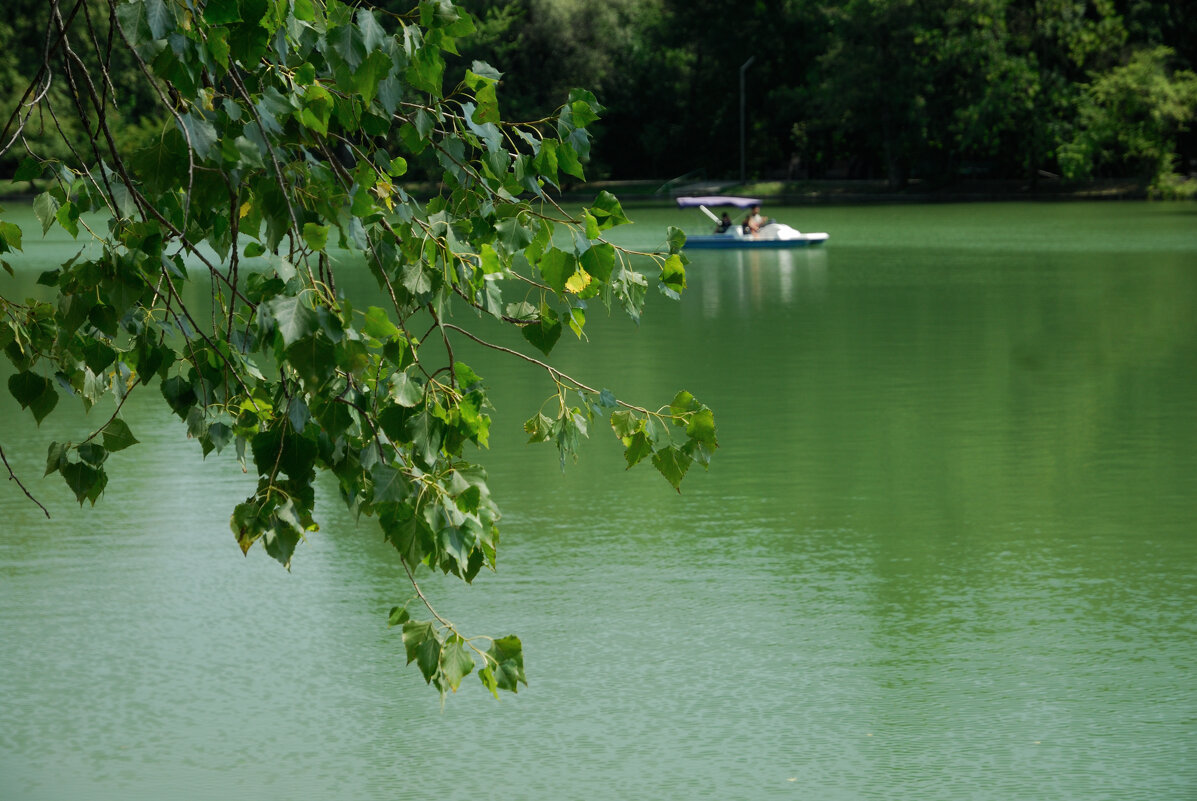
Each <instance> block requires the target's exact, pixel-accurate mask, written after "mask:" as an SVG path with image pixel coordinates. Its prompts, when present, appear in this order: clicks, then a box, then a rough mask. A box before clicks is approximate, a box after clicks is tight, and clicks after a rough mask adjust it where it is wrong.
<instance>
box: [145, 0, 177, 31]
mask: <svg viewBox="0 0 1197 801" xmlns="http://www.w3.org/2000/svg"><path fill="white" fill-rule="evenodd" d="M145 21H146V23H147V24H148V25H149V26H150V34H151V35H153V37H154V38H155V39H165V38H166V35H167V34H168V33H170V32H171V31H172V30H173V29H174V27H175V18H174V15H173V14H172V13H171V12H170V9H168V8H167V7H166V4H165V3H164V2H163V1H162V0H145Z"/></svg>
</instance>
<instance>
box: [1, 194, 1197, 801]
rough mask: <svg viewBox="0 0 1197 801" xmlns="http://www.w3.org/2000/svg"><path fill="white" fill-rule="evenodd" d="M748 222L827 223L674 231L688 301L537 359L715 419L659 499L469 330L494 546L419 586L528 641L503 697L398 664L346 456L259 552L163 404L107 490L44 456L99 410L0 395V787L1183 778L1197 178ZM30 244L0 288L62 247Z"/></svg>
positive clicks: (963, 784)
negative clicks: (700, 459)
mask: <svg viewBox="0 0 1197 801" xmlns="http://www.w3.org/2000/svg"><path fill="white" fill-rule="evenodd" d="M10 211H11V210H10ZM766 212H767V213H771V214H773V215H775V216H777V217H779V218H780V219H782V220H783V221H786V222H789V223H791V224H793V225H795V226H796V227H799V228H801V229H803V230H812V231H827V232H829V233H830V234H831V240H830V242H829V243H828V246H827V247H826V248H823V249H819V250H805V251H803V250H799V251H792V252H791V251H783V252H776V251H774V252H751V253H744V252H738V253H737V252H714V253H703V252H696V253H694V254H691V258H692V259H693V263H692V264H691V266H690V268H689V271H688V282H689V289H688V291H687V293H686V294H685V296H684V298H683V300H682V301H681V302H680V303H677V304H674V303H669V302H667V301H665V300H664V299H661V298H654V299H652V300H650V308H649V310H648V313H647V314H646V316H645V318H644V320H643V322H642V324H641V325H640V326H639V327H637V326H634V325H632V324H631V323H629V322H627V321H626V320H620V319H618V318H616V317H612V318H610V319H607V318H605V317H604V316H603V315H602V314H600V313H598V312H597V310H596V311H594V312H592V314H591V316H590V323H589V327H590V328H591V329H593V330H592V331H591V332H590V333H591V339H592V341H591V342H589V343H580V342H577V341H570V342H566V341H564V340H563V342H562V344H561V345H560V346H559V351H558V352H556V353H555V354H554V357H555V361H556V362H557V363H558V365H559V366H561V367H562V368H563V369H566V370H567V372H572V373H574V374H575V375H576V377H577V378H579V379H581V380H583V381H586V382H588V383H594V384H601V385H603V386H608V387H610V388H611V389H612V390H613V391H615V392H617V394H619V395H620V396H621V397H625V398H627V399H629V400H632V401H635V402H638V403H643V404H655V403H661V402H667V401H668V400H669V398H671V397H672V396H673V393H674V392H675V391H676V390H677V389H679V388H681V387H685V388H687V389H690V390H691V391H692V392H693V393H694V394H695V395H696V396H698V398H699V399H701V400H702V401H704V402H706V403H707V404H709V405H710V406H711V407H712V408H714V409H715V410H716V414H717V421H718V424H719V438H720V443H721V448H720V451H719V453H718V454H717V456H716V458H715V460H714V462H713V464H712V468H711V470H710V472H709V473H706V474H702V473H696V474H692V475H691V476H689V477H688V478H687V480H686V484H685V485H684V493H683V494H682V495H680V496H679V495H677V494H675V493H674V492H673V491H672V489H671V488H670V487H669V486H668V485H667V484H666V483H665V481H664V480H662V479H661V478H660V477H659V476H656V475H655V474H653V473H652V472H651V471H649V470H648V469H646V468H645V467H643V466H641V467H639V468H637V469H635V470H633V471H630V472H625V471H624V470H623V469H622V459H621V455H620V453H619V450H618V448H617V446H616V443H615V442H614V440H613V439H612V438H610V437H609V435H608V433H607V432H604V431H601V430H600V431H597V432H594V439H593V441H592V442H591V443H590V444H589V445H588V446H587V447H586V448H585V450H584V456H583V459H582V461H581V462H580V463H579V464H577V465H570V466H569V467H568V469H567V470H566V471H565V473H564V474H562V472H561V470H560V468H559V466H558V464H557V457H556V453H555V452H554V451H552V450H551V449H547V448H545V447H540V446H525V445H524V444H523V439H524V436H523V432H522V430H521V425H522V422H523V420H524V419H525V418H527V417H528V416H530V415H531V414H532V413H534V411H535V410H536V409H537V408H538V407H539V405H540V403H541V402H542V401H543V400H544V398H545V397H547V396H548V394H549V392H550V391H551V386H550V385H549V384H548V383H547V382H546V380H545V379H544V378H543V377H542V376H541V375H539V374H537V373H535V372H533V371H530V370H528V369H527V367H526V365H522V364H519V363H517V362H514V361H509V360H504V359H496V358H495V357H494V356H493V355H489V354H486V353H482V352H480V351H478V350H471V349H470V348H469V347H468V346H467V345H465V344H462V345H461V346H460V351H459V353H458V356H459V358H464V359H465V360H467V361H470V362H471V363H472V364H473V366H474V367H475V369H476V370H477V371H478V372H479V373H481V374H482V375H483V376H484V377H485V378H486V379H487V380H488V383H489V384H490V385H491V386H492V387H493V390H492V392H493V400H494V402H495V405H496V407H497V408H496V412H495V414H494V417H495V422H494V424H493V426H492V446H493V447H492V449H491V451H490V452H488V453H483V454H481V455H480V459H481V460H482V461H483V462H485V463H486V464H487V466H488V468H489V470H490V472H491V477H492V487H493V490H494V493H495V496H496V498H497V499H498V501H499V503H500V506H501V507H502V509H503V511H504V513H505V516H504V520H503V525H502V531H503V546H502V550H501V552H500V558H499V572H498V573H497V574H496V575H494V576H489V575H488V576H482V577H480V578H479V579H478V581H477V582H476V584H475V586H474V587H472V588H465V587H462V586H460V585H459V584H457V583H453V582H448V581H440V580H435V579H430V580H429V581H428V584H427V587H426V588H427V589H428V591H429V592H430V594H431V595H432V596H433V597H434V600H435V601H436V602H437V603H439V604H440V605H441V607H442V608H443V611H444V612H445V613H446V614H447V615H448V616H449V617H451V618H452V619H454V620H455V621H457V622H458V623H460V624H461V625H462V626H463V628H465V629H467V630H469V631H472V632H478V633H487V634H495V635H502V634H506V633H508V632H510V631H514V632H516V633H518V634H519V635H520V636H521V638H522V639H523V641H524V647H525V654H526V659H527V670H528V679H529V686H528V687H527V688H525V689H522V690H521V691H520V693H519V695H517V696H506V697H505V698H504V700H503V701H502V702H500V703H496V702H494V701H493V700H491V699H490V698H489V696H488V695H486V694H485V692H484V691H483V689H482V688H481V686H479V685H478V683H477V682H476V680H474V679H473V678H472V677H471V678H469V679H467V681H466V683H465V685H464V686H463V690H462V691H461V692H459V693H458V694H457V696H455V697H452V698H450V699H449V702H448V704H447V705H446V707H445V709H444V711H443V712H442V711H441V710H440V708H439V706H438V704H437V701H436V696H435V693H434V692H432V691H431V690H429V689H428V688H427V687H425V685H424V683H423V680H422V679H421V678H420V676H419V673H418V671H416V670H414V669H411V668H407V667H405V666H404V664H403V663H404V658H403V647H402V643H401V642H400V640H399V636H398V633H397V632H395V631H389V630H387V628H386V625H385V618H386V611H387V610H388V609H389V608H390V607H391V606H392V605H394V604H396V603H402V602H403V601H404V600H405V599H406V597H407V591H406V590H405V587H404V579H403V575H402V571H401V569H400V567H399V565H398V562H397V560H396V559H395V558H393V556H392V554H391V553H389V552H388V546H386V545H385V544H384V543H383V542H382V541H381V536H380V535H379V533H378V531H377V530H376V528H375V527H374V526H373V525H372V524H371V523H370V521H362V522H360V523H359V522H357V521H355V520H354V519H353V518H351V517H349V516H348V515H347V514H345V513H342V512H340V511H339V510H338V508H337V507H338V502H337V500H336V498H335V489H334V487H333V486H332V484H331V483H330V484H326V485H324V487H323V489H324V500H323V508H324V513H323V515H322V517H321V523H322V529H321V531H320V532H318V533H316V534H315V535H313V536H312V537H311V538H310V540H309V541H308V542H307V543H305V544H303V545H301V547H300V548H299V550H298V551H297V553H296V557H295V561H294V564H293V570H292V572H291V573H287V572H285V571H284V570H283V569H282V568H281V567H279V566H278V565H277V564H276V563H275V562H273V561H272V560H270V559H269V558H268V557H266V556H265V554H263V553H261V552H258V551H254V552H251V554H250V556H249V558H247V559H246V558H242V557H241V556H240V551H239V549H238V547H237V545H236V543H235V541H234V539H233V536H232V534H231V533H230V532H229V529H228V515H229V512H230V511H231V509H232V506H233V505H234V504H235V503H237V502H238V501H240V500H241V499H242V498H244V497H245V495H246V494H248V493H249V492H250V491H252V487H253V483H254V482H253V480H252V478H251V477H247V476H244V475H242V474H241V471H240V469H239V467H237V466H236V464H235V463H234V462H233V461H232V459H231V458H220V457H212V458H210V459H209V460H208V461H206V462H201V461H200V459H199V446H198V445H197V444H196V443H194V442H190V441H188V440H186V439H185V431H184V430H183V428H182V426H181V425H180V424H179V423H178V421H177V420H176V419H174V418H172V417H171V416H170V415H169V413H164V412H163V411H162V410H160V409H158V408H156V405H155V404H154V403H152V402H149V401H151V400H152V399H150V398H148V397H147V398H138V396H137V395H136V394H135V395H134V396H133V397H132V399H131V400H130V402H129V406H127V407H126V410H127V414H126V417H127V419H129V421H130V425H131V426H132V428H133V430H134V432H135V434H136V435H137V436H138V438H139V439H140V440H141V441H142V444H141V445H139V446H138V447H136V448H133V449H130V450H128V451H124V452H122V453H120V454H116V455H114V456H113V458H112V460H110V463H109V466H110V469H109V472H110V473H111V474H112V480H111V482H110V483H109V485H108V489H107V491H106V494H105V497H104V498H103V499H102V500H101V502H100V504H99V505H98V506H97V507H96V508H95V509H94V510H93V509H90V508H88V509H84V510H80V509H79V508H78V507H77V506H75V504H74V503H73V500H72V496H71V494H70V492H69V490H68V489H67V488H66V486H65V485H64V484H63V483H62V481H61V478H60V477H59V476H52V477H50V478H47V479H45V480H41V479H40V478H39V476H40V475H41V473H42V465H43V464H44V458H45V448H46V443H47V442H48V441H49V440H51V439H75V440H76V441H77V440H78V439H80V438H81V437H82V436H86V434H87V432H88V431H89V430H90V429H91V428H94V427H95V426H96V425H98V424H99V423H100V422H102V420H99V421H97V420H95V419H91V420H89V419H86V418H84V417H83V416H82V415H81V414H78V413H73V412H68V411H67V410H66V408H65V407H66V406H68V404H66V403H65V402H64V403H63V404H60V408H59V410H58V411H56V412H55V414H54V415H52V416H51V417H50V418H49V419H47V421H46V422H45V423H44V424H43V426H42V427H41V429H40V430H39V429H34V428H33V427H32V425H31V422H32V418H31V417H30V416H29V413H28V412H20V411H19V410H18V408H17V407H16V404H15V403H14V402H13V401H12V399H11V398H8V397H7V396H5V397H3V398H2V399H0V444H2V445H3V447H4V449H5V453H6V454H7V455H8V457H9V460H10V462H12V464H13V468H14V469H15V470H17V472H18V474H19V475H21V476H22V478H23V479H25V480H26V483H27V484H28V485H29V486H30V488H31V490H32V491H33V492H34V493H35V494H36V495H37V496H38V497H39V499H41V500H42V501H43V502H45V503H46V504H47V505H48V506H50V508H51V511H52V512H53V515H54V517H53V519H52V520H49V521H47V520H46V519H45V518H44V517H43V516H42V515H41V512H40V510H38V509H37V508H36V507H34V506H33V505H32V504H30V503H29V502H28V501H27V500H25V498H24V496H23V495H21V494H20V493H19V491H18V490H17V489H16V488H15V487H13V486H12V485H11V484H9V485H7V486H6V487H5V488H3V492H2V493H0V645H2V646H3V647H0V799H4V801H25V800H26V799H28V800H30V801H32V800H33V799H47V800H49V799H82V798H87V799H161V798H187V799H229V798H245V799H308V798H310V799H409V798H410V799H430V798H443V799H463V800H464V799H478V798H484V799H492V798H493V799H512V798H514V799H545V800H546V801H547V800H550V799H551V800H553V801H556V800H557V799H586V800H587V801H596V800H599V799H613V800H614V799H620V800H623V799H683V800H684V801H689V800H690V799H708V798H709V799H774V798H776V799H783V798H792V799H812V800H814V801H819V800H821V799H827V800H828V801H835V800H840V799H842V800H845V801H847V800H849V799H920V800H921V801H938V800H940V799H942V800H943V801H958V800H959V799H983V800H985V801H990V800H992V801H1011V800H1012V799H1031V798H1044V799H1078V800H1080V799H1083V800H1084V801H1093V800H1094V799H1126V798H1144V799H1153V801H1168V800H1169V799H1176V800H1177V801H1180V800H1181V799H1193V798H1194V797H1195V795H1194V794H1195V793H1197V677H1195V676H1194V665H1195V663H1197V526H1195V524H1194V511H1195V510H1197V503H1194V495H1195V491H1197V415H1195V414H1194V411H1195V405H1194V400H1195V398H1197V374H1195V368H1197V205H1193V204H1144V203H1101V204H1087V203H1086V204H1059V205H1048V204H1001V205H996V204H995V205H990V204H978V205H958V206H903V207H887V206H878V207H863V208H788V209H782V208H772V209H766ZM21 214H26V216H27V217H28V219H29V220H32V216H31V215H28V214H27V212H21V211H18V213H17V217H18V218H19V217H20V215H21ZM691 215H693V212H679V211H677V210H672V209H637V210H633V212H632V216H633V217H634V219H635V220H636V224H635V225H633V226H630V227H629V229H628V230H626V231H623V232H621V233H620V234H619V237H620V241H622V242H623V243H624V244H627V245H630V246H634V247H638V248H650V247H652V246H653V245H654V244H656V243H657V242H660V241H663V239H664V236H663V229H664V227H665V226H666V225H668V224H683V225H687V227H688V228H689V225H688V223H693V228H690V231H691V233H699V232H703V231H705V227H706V226H705V223H704V222H703V220H702V218H700V217H697V215H693V217H692V216H691ZM10 216H11V215H10ZM32 228H33V226H32V225H31V226H28V228H27V235H26V252H25V255H24V256H23V257H20V258H18V259H17V260H15V261H14V264H15V265H16V267H17V270H18V274H17V278H16V279H10V278H8V277H7V276H6V275H0V281H4V282H7V283H5V284H4V285H3V286H4V288H5V293H6V294H12V295H16V296H17V297H23V296H24V293H26V292H32V291H34V286H33V282H34V279H35V278H36V275H37V274H38V272H39V271H40V270H42V269H47V268H48V267H49V266H51V265H52V263H53V262H54V260H55V259H57V260H62V259H63V258H66V257H69V256H70V255H71V254H73V253H74V249H73V248H72V246H71V244H70V243H65V242H62V241H61V240H57V241H49V242H44V243H43V242H42V241H41V240H40V238H39V237H37V236H36V235H34V233H32ZM341 281H342V284H343V285H344V286H345V287H346V288H347V291H349V292H350V293H351V294H354V295H355V296H360V297H363V298H367V297H369V296H370V294H371V292H372V289H371V286H370V284H371V280H370V279H369V278H368V277H367V276H365V275H364V274H363V273H358V274H357V277H353V276H351V275H346V276H345V277H344V278H342V279H341ZM505 341H508V342H509V343H511V344H517V343H516V342H515V341H513V340H505ZM5 375H7V374H5ZM2 394H4V393H0V395H2ZM130 407H131V408H130Z"/></svg>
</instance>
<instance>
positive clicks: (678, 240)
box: [666, 225, 686, 253]
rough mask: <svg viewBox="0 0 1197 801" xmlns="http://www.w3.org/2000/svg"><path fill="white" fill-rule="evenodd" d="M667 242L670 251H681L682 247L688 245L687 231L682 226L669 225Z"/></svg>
mask: <svg viewBox="0 0 1197 801" xmlns="http://www.w3.org/2000/svg"><path fill="white" fill-rule="evenodd" d="M666 242H667V243H668V245H669V252H670V253H681V251H682V248H684V247H685V246H686V233H685V232H684V231H682V229H680V228H675V227H673V226H672V225H671V226H669V229H668V234H667V236H666Z"/></svg>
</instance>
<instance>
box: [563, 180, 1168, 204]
mask: <svg viewBox="0 0 1197 801" xmlns="http://www.w3.org/2000/svg"><path fill="white" fill-rule="evenodd" d="M603 189H606V190H608V191H610V192H611V193H613V194H614V195H616V196H617V197H618V198H619V199H620V201H621V202H622V203H625V204H636V205H639V204H656V203H664V204H668V203H672V201H673V198H674V197H677V196H680V195H707V194H719V195H740V196H744V197H755V198H760V199H761V200H762V201H764V202H767V203H770V204H774V205H787V206H799V205H805V204H819V205H853V204H879V203H971V202H1000V201H1035V200H1047V201H1068V200H1148V199H1149V194H1148V192H1147V187H1146V186H1145V185H1143V184H1142V183H1140V182H1136V181H1130V180H1127V179H1110V180H1093V181H1062V180H1060V179H1058V178H1042V179H1040V180H1039V181H1037V182H1036V183H1035V184H1034V185H1032V184H1031V182H1030V181H1014V180H967V181H957V182H954V183H951V184H931V183H930V182H924V181H917V180H916V181H911V182H910V184H909V185H908V186H907V187H906V188H904V189H900V190H895V189H891V188H890V187H889V185H888V184H887V183H886V182H885V181H884V180H879V181H872V180H852V181H849V180H818V181H760V182H749V183H746V184H738V183H731V182H716V181H707V182H701V183H697V182H696V183H691V184H685V185H673V186H669V185H668V184H667V183H662V182H658V181H595V182H592V183H588V184H582V185H579V186H576V187H570V188H568V189H566V190H565V191H563V192H561V193H560V197H561V199H563V200H567V201H585V200H588V199H590V198H592V197H594V195H595V194H597V193H598V192H599V191H601V190H603Z"/></svg>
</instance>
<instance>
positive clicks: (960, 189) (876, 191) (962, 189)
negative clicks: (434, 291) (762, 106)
mask: <svg viewBox="0 0 1197 801" xmlns="http://www.w3.org/2000/svg"><path fill="white" fill-rule="evenodd" d="M405 189H407V191H408V192H410V193H411V194H413V195H415V196H417V197H421V196H431V195H433V194H435V187H434V186H433V185H431V184H418V183H413V184H408V185H406V186H405ZM603 190H607V191H609V192H611V193H612V194H614V195H615V196H616V197H618V198H619V199H620V202H621V203H624V204H627V205H671V204H672V203H673V198H675V197H677V196H679V195H714V194H718V195H740V196H743V197H755V198H760V199H761V200H762V201H763V202H766V203H770V204H772V205H786V206H801V205H808V204H809V205H854V204H883V203H894V204H897V203H974V202H1001V201H1039V200H1043V201H1070V200H1148V199H1150V195H1149V193H1148V191H1147V187H1146V186H1145V185H1144V184H1142V183H1141V182H1137V181H1132V180H1128V179H1107V180H1092V181H1064V180H1061V179H1058V178H1054V177H1051V178H1041V179H1040V180H1038V181H1037V182H1035V183H1034V184H1032V183H1031V182H1030V181H1027V180H1024V181H1015V180H964V181H957V182H954V183H951V184H932V183H931V182H926V181H920V180H913V181H911V182H910V184H909V185H908V186H907V187H906V188H904V189H900V190H895V189H891V188H890V187H889V185H888V184H887V183H886V182H885V181H884V180H817V181H757V182H749V183H746V184H740V183H735V182H730V181H703V182H692V183H687V184H676V183H672V182H669V181H662V180H659V179H645V180H633V181H592V182H589V183H585V184H576V185H567V186H566V187H565V188H564V189H562V190H561V191H552V190H550V192H549V193H550V194H551V195H552V196H553V197H555V198H557V199H558V200H561V201H564V202H569V203H585V202H588V201H590V200H592V199H593V198H594V196H595V195H596V194H598V193H599V192H600V191H603ZM36 195H37V191H36V190H34V191H31V190H30V186H29V183H28V182H27V181H22V182H21V183H20V184H16V183H14V182H12V181H7V180H0V200H3V201H10V202H12V201H16V202H21V201H26V202H28V201H32V200H33V199H34V198H35V197H36Z"/></svg>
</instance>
